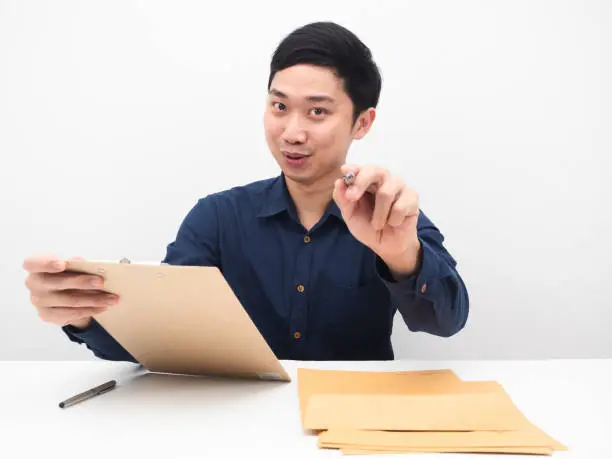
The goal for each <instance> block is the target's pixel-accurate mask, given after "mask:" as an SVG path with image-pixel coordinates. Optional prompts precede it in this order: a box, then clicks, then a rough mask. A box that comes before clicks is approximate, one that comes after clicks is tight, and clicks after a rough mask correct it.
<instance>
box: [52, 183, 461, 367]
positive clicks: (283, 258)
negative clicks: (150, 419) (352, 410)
mask: <svg viewBox="0 0 612 459" xmlns="http://www.w3.org/2000/svg"><path fill="white" fill-rule="evenodd" d="M417 231H418V237H419V239H420V242H421V245H422V250H423V254H422V262H421V265H420V267H419V270H418V272H417V273H416V274H415V275H413V276H410V277H406V278H402V279H400V280H395V279H394V278H393V277H392V276H391V274H390V272H389V270H388V269H387V267H386V265H385V264H384V262H383V261H382V260H381V259H380V258H379V257H378V256H377V255H376V254H375V253H374V252H373V251H372V250H370V249H369V248H368V247H366V246H364V245H363V244H361V243H360V242H359V241H357V240H356V239H355V238H354V237H353V235H352V234H351V233H350V232H349V230H348V229H347V227H346V225H345V223H344V221H343V219H342V215H341V212H340V210H339V208H338V207H337V205H336V204H335V202H334V201H333V200H332V201H330V203H329V205H328V206H327V209H326V210H325V213H324V215H323V216H322V218H321V219H320V221H319V222H318V223H317V224H316V225H315V226H314V227H312V228H311V229H310V230H309V231H307V230H306V229H305V228H304V226H303V225H302V224H301V223H300V221H299V219H298V216H297V211H296V208H295V205H294V203H293V201H292V199H291V197H290V195H289V193H288V191H287V187H286V183H285V180H284V176H283V175H282V174H281V175H280V176H278V177H276V178H272V179H267V180H262V181H258V182H254V183H251V184H248V185H245V186H240V187H235V188H232V189H229V190H225V191H222V192H218V193H214V194H211V195H208V196H206V197H204V198H202V199H200V200H199V201H198V202H197V204H196V205H195V206H194V207H193V208H192V209H191V211H190V212H189V213H188V215H187V216H186V218H185V219H184V221H183V222H182V224H181V225H180V228H179V231H178V234H177V236H176V239H175V241H174V242H172V243H170V244H169V245H168V247H167V253H166V256H165V259H164V260H163V262H165V263H168V264H172V265H195V266H216V267H218V268H219V269H220V270H221V272H222V273H223V275H224V277H225V279H226V280H227V282H228V283H229V285H230V287H231V288H232V289H233V291H234V293H235V294H236V296H237V297H238V299H239V300H240V302H241V304H242V305H243V307H244V308H245V310H246V311H247V313H248V314H249V316H250V317H251V319H252V320H253V322H254V323H255V325H256V326H257V328H258V329H259V330H260V332H261V334H262V335H263V337H264V338H265V339H266V341H267V342H268V344H269V346H270V347H271V348H272V350H273V351H274V353H275V354H276V356H277V357H278V358H279V359H289V360H391V359H393V357H394V353H393V349H392V346H391V330H392V324H393V317H394V315H395V313H396V311H399V312H400V314H401V315H402V317H403V319H404V322H405V324H406V325H407V328H408V329H409V330H412V331H421V332H427V333H431V334H434V335H438V336H444V337H447V336H451V335H453V334H455V333H457V332H458V331H459V330H461V329H462V328H463V327H464V325H465V323H466V320H467V316H468V304H469V300H468V292H467V290H466V287H465V284H464V282H463V281H462V279H461V277H460V275H459V274H458V272H457V270H456V262H455V260H454V259H453V257H452V256H451V255H450V254H449V253H448V251H447V250H446V249H445V248H444V246H443V240H444V238H443V236H442V234H441V233H440V232H439V230H438V229H437V228H436V227H435V226H434V224H433V223H432V222H431V221H430V220H429V219H428V218H427V217H426V216H425V214H424V213H423V212H421V213H420V215H419V218H418V225H417ZM64 331H65V332H66V333H67V334H68V336H69V337H70V339H71V340H73V341H75V342H78V343H85V344H86V345H87V347H89V348H90V349H91V350H92V351H93V353H94V354H95V355H97V356H98V357H100V358H103V359H107V360H128V361H134V358H133V357H132V356H131V355H130V354H129V353H128V352H127V351H126V350H125V349H123V348H122V347H121V346H120V345H119V344H118V343H117V342H116V341H115V340H114V339H113V338H112V337H111V336H110V335H109V334H108V333H107V332H106V331H105V330H104V329H103V328H102V327H101V326H100V325H99V324H98V323H97V322H96V321H93V322H92V325H91V326H90V327H88V328H86V329H84V330H77V329H75V328H74V327H71V326H67V327H64Z"/></svg>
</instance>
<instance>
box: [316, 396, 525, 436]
mask: <svg viewBox="0 0 612 459" xmlns="http://www.w3.org/2000/svg"><path fill="white" fill-rule="evenodd" d="M527 422H528V421H527V420H526V418H525V417H524V415H523V414H522V413H521V412H520V411H519V410H518V409H517V408H516V407H515V406H514V404H513V403H512V400H511V399H510V397H508V395H507V394H505V393H503V392H482V393H478V392H477V393H460V394H435V395H420V394H419V395H379V394H377V395H353V394H352V395H345V394H315V395H312V396H311V397H310V399H309V401H308V405H307V408H306V416H305V418H304V426H305V428H306V429H310V430H327V429H355V430H423V431H424V430H443V431H467V430H516V429H519V428H520V427H521V426H524V425H525V424H526V423H527Z"/></svg>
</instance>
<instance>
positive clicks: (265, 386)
mask: <svg viewBox="0 0 612 459" xmlns="http://www.w3.org/2000/svg"><path fill="white" fill-rule="evenodd" d="M290 385H292V384H291V383H287V382H282V381H265V380H257V379H241V378H229V377H222V376H184V375H173V374H164V373H150V372H145V373H141V374H137V375H135V376H133V377H132V378H129V379H126V380H125V381H118V385H117V388H116V389H115V390H114V391H113V392H111V393H109V394H108V395H107V396H106V397H108V399H109V401H110V400H111V399H113V401H114V402H124V401H128V400H129V402H130V403H132V404H134V403H135V404H137V405H141V404H151V403H154V404H155V405H167V404H171V405H173V406H185V407H187V406H192V405H194V404H196V405H201V404H204V405H206V406H209V407H210V406H214V405H222V404H224V405H226V404H227V403H228V402H231V403H242V402H244V401H246V400H252V399H258V398H259V396H260V395H261V396H264V397H265V396H266V394H270V395H272V393H274V392H276V391H279V390H287V389H289V390H291V389H293V390H295V391H296V394H297V389H296V388H295V387H293V388H288V386H290Z"/></svg>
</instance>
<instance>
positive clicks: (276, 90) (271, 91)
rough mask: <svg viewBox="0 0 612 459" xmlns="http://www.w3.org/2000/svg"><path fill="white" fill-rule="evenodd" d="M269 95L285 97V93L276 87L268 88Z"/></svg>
mask: <svg viewBox="0 0 612 459" xmlns="http://www.w3.org/2000/svg"><path fill="white" fill-rule="evenodd" d="M270 95H272V96H276V97H279V98H280V99H287V98H288V97H287V94H285V93H284V92H281V91H279V90H278V89H274V88H272V89H270Z"/></svg>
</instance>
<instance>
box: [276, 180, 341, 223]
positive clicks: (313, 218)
mask: <svg viewBox="0 0 612 459" xmlns="http://www.w3.org/2000/svg"><path fill="white" fill-rule="evenodd" d="M334 180H335V177H331V176H330V177H329V178H322V179H320V180H317V181H316V182H314V183H312V184H305V183H299V182H295V181H293V180H291V179H288V178H286V183H287V189H288V190H289V194H290V195H291V199H293V202H294V203H295V207H296V209H297V214H298V218H299V219H300V222H301V223H302V225H304V227H305V228H306V229H307V230H310V229H311V228H312V227H313V226H314V225H315V224H316V223H317V222H318V221H319V220H320V219H321V217H322V216H323V213H324V212H325V209H326V208H327V206H328V205H329V201H330V200H331V199H332V193H333V189H334Z"/></svg>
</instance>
